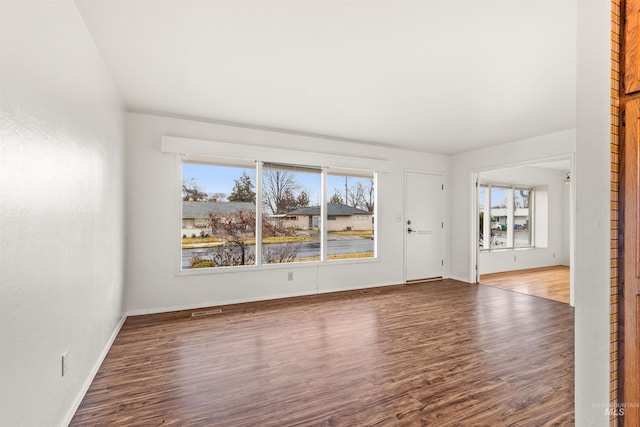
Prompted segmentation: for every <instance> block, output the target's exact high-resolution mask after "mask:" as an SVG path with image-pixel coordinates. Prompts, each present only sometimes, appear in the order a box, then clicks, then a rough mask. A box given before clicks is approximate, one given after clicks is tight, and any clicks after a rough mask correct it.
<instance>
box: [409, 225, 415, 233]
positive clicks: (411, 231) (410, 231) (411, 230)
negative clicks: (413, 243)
mask: <svg viewBox="0 0 640 427" xmlns="http://www.w3.org/2000/svg"><path fill="white" fill-rule="evenodd" d="M407 233H409V234H411V233H415V230H413V229H412V228H411V227H409V228H407Z"/></svg>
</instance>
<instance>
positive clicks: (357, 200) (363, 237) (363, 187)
mask: <svg viewBox="0 0 640 427" xmlns="http://www.w3.org/2000/svg"><path fill="white" fill-rule="evenodd" d="M374 190H375V189H374V179H373V174H371V176H370V177H362V176H346V175H331V174H330V175H328V176H327V198H328V199H327V220H328V221H327V259H329V260H336V259H350V258H370V257H373V256H374V247H375V242H374V236H373V230H374V218H373V216H374V215H373V214H374V208H375V191H374Z"/></svg>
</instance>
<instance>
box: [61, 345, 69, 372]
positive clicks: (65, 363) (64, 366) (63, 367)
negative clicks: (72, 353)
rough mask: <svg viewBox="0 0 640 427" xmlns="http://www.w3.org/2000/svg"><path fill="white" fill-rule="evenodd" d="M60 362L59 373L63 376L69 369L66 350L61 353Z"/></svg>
mask: <svg viewBox="0 0 640 427" xmlns="http://www.w3.org/2000/svg"><path fill="white" fill-rule="evenodd" d="M61 362H62V365H61V371H60V373H61V374H62V375H61V376H63V377H64V376H65V375H66V374H67V372H68V371H69V352H68V351H65V352H64V353H62V357H61Z"/></svg>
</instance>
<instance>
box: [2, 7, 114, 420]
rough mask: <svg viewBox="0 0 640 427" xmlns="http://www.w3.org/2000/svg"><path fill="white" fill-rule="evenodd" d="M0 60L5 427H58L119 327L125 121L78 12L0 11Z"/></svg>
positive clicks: (68, 9) (66, 9)
mask: <svg viewBox="0 0 640 427" xmlns="http://www.w3.org/2000/svg"><path fill="white" fill-rule="evenodd" d="M0 56H1V61H0V75H1V76H2V78H1V79H0V92H1V93H2V98H1V100H0V122H1V125H0V137H1V140H2V142H1V143H0V159H1V162H2V166H1V167H0V200H1V204H0V425H3V426H55V425H61V424H65V422H66V421H67V420H68V416H69V415H70V414H71V413H72V412H73V411H74V410H75V407H76V405H77V403H78V398H79V397H81V396H82V394H83V392H84V390H85V387H86V386H87V385H88V381H89V380H90V379H91V378H92V373H93V372H94V369H95V368H96V364H97V363H98V362H99V361H100V360H101V355H102V354H103V350H104V349H105V347H106V346H107V345H108V343H109V341H110V338H111V336H112V334H113V333H114V331H116V330H117V328H118V325H119V321H120V319H121V313H122V310H121V306H122V302H121V300H122V290H123V241H124V239H123V230H124V226H123V214H124V209H123V201H124V196H123V182H124V175H123V174H124V167H123V153H124V134H125V125H124V118H125V117H124V113H123V107H122V104H121V100H120V96H119V94H118V92H117V91H116V89H115V87H114V85H113V83H112V81H111V79H110V77H109V75H108V73H107V71H106V69H105V67H104V65H103V62H102V60H101V58H100V56H99V55H98V53H97V51H96V49H95V46H94V44H93V41H92V39H91V37H90V36H89V34H88V32H87V30H86V28H85V26H84V22H83V21H82V19H81V18H80V16H79V14H78V12H77V9H76V7H75V5H74V3H73V2H72V1H46V2H44V1H43V2H19V1H16V2H11V1H2V2H0ZM63 352H68V355H69V364H68V369H69V370H68V373H67V375H66V376H65V377H64V378H61V355H62V353H63Z"/></svg>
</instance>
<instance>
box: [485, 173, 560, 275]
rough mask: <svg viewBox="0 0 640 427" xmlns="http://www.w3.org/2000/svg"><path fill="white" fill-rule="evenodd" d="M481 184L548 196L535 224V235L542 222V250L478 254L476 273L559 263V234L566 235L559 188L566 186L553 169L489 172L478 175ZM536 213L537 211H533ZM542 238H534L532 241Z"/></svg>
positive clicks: (537, 203) (540, 240) (537, 202)
mask: <svg viewBox="0 0 640 427" xmlns="http://www.w3.org/2000/svg"><path fill="white" fill-rule="evenodd" d="M480 178H481V182H483V181H484V180H487V181H488V182H496V183H506V184H515V183H519V184H521V185H526V186H531V187H535V188H538V187H544V188H545V191H547V193H548V199H547V200H548V203H547V206H548V209H547V212H546V216H545V217H541V216H538V217H536V219H535V222H536V225H537V226H536V227H535V230H536V235H537V234H538V231H539V230H540V231H542V228H543V225H544V224H543V223H544V222H546V223H547V226H546V227H544V228H546V235H545V236H544V237H545V238H544V242H546V244H545V245H544V246H545V247H537V248H534V249H518V250H500V251H490V252H485V251H482V252H480V256H479V258H478V270H479V272H480V274H488V273H495V272H499V271H511V270H520V269H524V268H537V267H547V266H552V265H558V264H560V257H561V255H562V235H563V234H568V231H569V228H566V230H565V229H563V228H562V227H563V223H562V216H563V206H564V205H565V203H564V200H563V199H562V196H563V187H568V185H566V184H564V183H563V182H562V180H563V174H562V172H560V171H557V170H550V169H541V168H536V167H518V168H509V169H503V170H500V171H492V172H490V173H480ZM535 206H536V208H538V207H539V206H540V203H539V200H538V198H536V203H535ZM536 211H537V209H536ZM542 241H543V239H541V238H537V239H536V242H542Z"/></svg>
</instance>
